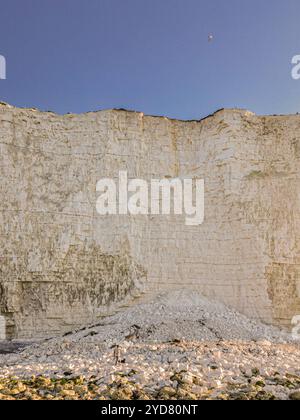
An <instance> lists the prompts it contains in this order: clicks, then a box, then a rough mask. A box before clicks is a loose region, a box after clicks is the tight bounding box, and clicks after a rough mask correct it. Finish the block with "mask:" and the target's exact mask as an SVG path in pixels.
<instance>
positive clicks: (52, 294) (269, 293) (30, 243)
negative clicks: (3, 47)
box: [0, 104, 300, 339]
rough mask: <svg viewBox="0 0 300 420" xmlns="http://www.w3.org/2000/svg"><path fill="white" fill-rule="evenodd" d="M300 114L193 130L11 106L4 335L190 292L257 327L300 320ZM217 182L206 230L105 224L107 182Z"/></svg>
mask: <svg viewBox="0 0 300 420" xmlns="http://www.w3.org/2000/svg"><path fill="white" fill-rule="evenodd" d="M299 162H300V116H274V117H258V116H256V115H254V114H252V113H250V112H247V111H242V110H222V111H219V112H217V113H216V114H214V115H213V116H211V117H208V118H206V119H205V120H202V121H195V122H183V121H175V120H170V119H167V118H160V117H148V116H144V115H143V114H141V113H134V112H127V111H115V110H111V111H101V112H92V113H88V114H84V115H65V116H59V115H56V114H53V113H42V112H39V111H36V110H29V109H17V108H13V107H11V106H8V105H5V104H3V105H0V324H1V325H0V335H1V336H0V339H1V338H4V337H6V338H12V337H13V338H37V337H47V336H51V335H55V334H59V333H62V332H66V331H69V330H71V329H72V328H74V327H78V326H80V325H83V324H87V323H93V322H97V320H99V317H101V315H103V314H107V313H111V312H113V311H114V310H116V309H117V308H118V307H119V306H120V305H122V304H124V303H126V304H127V305H128V304H131V300H132V299H134V298H136V297H138V296H140V295H142V294H146V295H147V294H148V295H149V294H152V293H154V292H157V291H161V290H168V289H172V290H173V289H180V288H191V289H193V290H197V291H199V292H201V293H202V294H203V295H205V296H207V297H213V298H217V299H219V300H220V301H222V302H224V303H226V304H227V305H229V306H231V307H233V308H235V309H237V310H239V311H240V312H242V313H244V314H246V315H248V316H250V317H251V318H253V319H259V320H262V321H264V322H266V323H272V324H276V325H281V326H283V327H290V326H291V319H292V318H293V317H294V316H295V315H299V314H300V166H299ZM122 170H127V171H128V175H129V176H130V177H132V178H142V179H145V180H149V181H150V179H152V178H159V179H162V178H167V179H169V178H176V177H182V178H204V179H205V221H204V223H203V224H202V225H201V226H194V227H193V226H186V225H185V215H182V216H174V215H172V216H119V215H118V216H105V217H104V216H100V215H98V214H97V212H96V200H97V196H98V195H99V194H98V193H97V192H96V183H97V181H98V180H99V179H101V178H104V177H105V178H106V177H110V178H117V177H118V173H119V171H122Z"/></svg>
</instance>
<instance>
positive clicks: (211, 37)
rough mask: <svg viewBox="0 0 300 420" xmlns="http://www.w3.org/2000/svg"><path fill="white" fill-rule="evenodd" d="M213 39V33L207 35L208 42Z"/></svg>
mask: <svg viewBox="0 0 300 420" xmlns="http://www.w3.org/2000/svg"><path fill="white" fill-rule="evenodd" d="M213 40H214V36H213V34H209V35H208V42H212V41H213Z"/></svg>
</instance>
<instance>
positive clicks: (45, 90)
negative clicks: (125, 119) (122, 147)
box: [0, 0, 300, 119]
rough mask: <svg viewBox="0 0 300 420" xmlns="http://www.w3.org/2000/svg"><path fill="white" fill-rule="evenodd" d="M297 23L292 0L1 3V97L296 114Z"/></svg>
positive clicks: (44, 104) (171, 110) (55, 106)
mask: <svg viewBox="0 0 300 420" xmlns="http://www.w3.org/2000/svg"><path fill="white" fill-rule="evenodd" d="M299 22H300V1H299V0H0V55H4V56H5V57H6V61H7V80H0V100H2V101H5V102H9V103H11V104H13V105H16V106H23V107H37V108H40V109H42V110H53V111H56V112H58V113H66V112H85V111H91V110H98V109H106V108H128V109H134V110H139V111H143V112H145V113H147V114H153V115H167V116H170V117H174V118H182V119H193V118H195V119H199V118H201V117H203V116H205V115H207V114H210V113H211V112H214V111H215V110H216V109H218V108H222V107H241V108H247V109H250V110H252V111H254V112H256V113H258V114H275V113H276V114H279V113H295V112H300V80H299V81H295V80H293V79H292V78H291V68H292V65H291V59H292V57H293V56H294V55H296V54H300V23H299ZM210 33H213V34H214V41H213V42H211V43H209V42H208V35H209V34H210Z"/></svg>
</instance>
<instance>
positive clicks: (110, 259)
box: [0, 246, 146, 339]
mask: <svg viewBox="0 0 300 420" xmlns="http://www.w3.org/2000/svg"><path fill="white" fill-rule="evenodd" d="M145 278H146V272H145V270H144V269H143V267H141V266H140V265H139V264H137V263H136V262H135V261H134V260H133V259H132V257H131V256H130V255H129V254H128V253H126V252H124V254H121V253H120V254H116V255H110V254H106V253H104V252H103V251H102V250H101V249H100V248H99V247H97V246H89V247H85V246H71V247H70V248H69V251H68V253H67V254H66V255H65V256H64V257H63V258H62V259H61V260H60V261H58V262H57V265H56V268H55V269H53V270H51V271H48V272H45V271H43V272H29V271H28V269H27V266H26V258H24V259H23V264H22V265H21V266H18V267H16V266H15V265H12V266H9V265H6V267H5V269H4V268H3V267H2V268H0V284H2V287H1V300H0V302H1V307H0V313H1V314H2V315H3V316H4V317H6V318H7V319H9V318H10V322H9V324H10V325H9V331H8V332H7V338H21V339H24V338H25V339H27V338H32V337H34V338H44V337H49V336H52V335H56V334H61V333H63V332H65V331H68V330H70V329H72V328H74V327H78V326H81V325H84V324H85V323H90V322H94V321H95V320H97V319H98V318H99V317H101V316H102V315H105V314H106V313H107V312H109V311H111V310H113V309H114V308H115V307H117V306H118V304H120V303H122V302H123V301H125V300H127V299H130V298H132V296H133V295H136V294H138V293H139V287H140V286H141V285H142V284H143V283H144V282H145ZM11 318H12V319H11ZM12 324H13V326H12Z"/></svg>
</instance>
